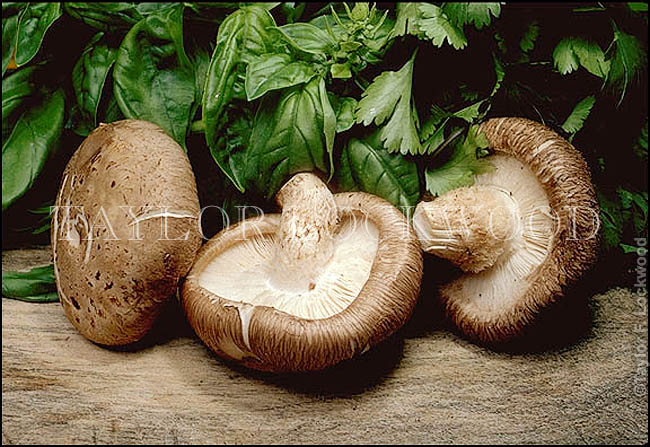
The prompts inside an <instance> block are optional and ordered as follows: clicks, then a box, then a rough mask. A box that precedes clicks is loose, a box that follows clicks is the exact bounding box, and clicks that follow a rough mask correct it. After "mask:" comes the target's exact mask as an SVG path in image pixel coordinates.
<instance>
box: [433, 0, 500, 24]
mask: <svg viewBox="0 0 650 447" xmlns="http://www.w3.org/2000/svg"><path fill="white" fill-rule="evenodd" d="M443 8H444V10H445V14H446V15H447V17H449V18H450V19H451V21H452V22H454V23H455V24H456V25H457V26H460V27H461V28H462V26H463V25H466V24H469V23H472V24H473V25H474V27H475V28H476V29H481V28H483V27H484V26H487V25H489V24H490V22H491V21H492V18H491V17H490V14H492V16H494V17H495V18H496V17H499V15H500V14H501V4H500V3H479V2H477V3H469V2H463V3H445V4H444V6H443Z"/></svg>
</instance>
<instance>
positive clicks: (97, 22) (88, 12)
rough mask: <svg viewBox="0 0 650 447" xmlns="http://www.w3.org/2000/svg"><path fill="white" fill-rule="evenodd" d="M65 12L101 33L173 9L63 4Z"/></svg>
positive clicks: (145, 5)
mask: <svg viewBox="0 0 650 447" xmlns="http://www.w3.org/2000/svg"><path fill="white" fill-rule="evenodd" d="M63 7H64V8H65V11H66V12H67V13H68V14H70V16H72V17H74V18H75V19H78V20H81V21H82V22H84V23H86V24H88V25H90V26H92V27H93V28H97V29H99V30H102V31H112V30H114V29H115V28H126V29H128V28H130V27H131V26H133V25H135V24H136V23H138V22H139V21H141V20H142V19H145V18H146V17H147V16H149V15H151V14H154V13H157V12H160V11H161V10H162V9H165V8H170V7H174V4H173V3H133V2H114V3H97V2H87V3H81V2H70V3H68V2H65V3H64V4H63Z"/></svg>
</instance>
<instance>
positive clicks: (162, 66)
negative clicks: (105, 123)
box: [114, 5, 194, 146]
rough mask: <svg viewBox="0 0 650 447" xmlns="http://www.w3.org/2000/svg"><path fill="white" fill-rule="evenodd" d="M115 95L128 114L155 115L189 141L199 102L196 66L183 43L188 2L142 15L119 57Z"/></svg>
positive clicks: (174, 134) (149, 118)
mask: <svg viewBox="0 0 650 447" xmlns="http://www.w3.org/2000/svg"><path fill="white" fill-rule="evenodd" d="M114 77H115V87H114V88H115V98H116V99H117V103H118V104H119V106H120V110H121V111H122V113H123V114H124V116H126V117H127V118H138V119H144V120H147V121H151V122H153V123H156V124H158V125H159V126H160V127H162V128H163V129H165V130H166V131H167V132H168V133H169V134H170V135H171V136H172V137H173V138H174V139H175V140H176V141H178V143H179V144H181V145H182V146H185V134H186V132H187V128H188V127H189V120H190V118H191V117H190V110H191V108H192V104H193V102H194V70H193V68H192V65H191V63H190V61H189V59H188V57H187V55H186V54H185V49H184V47H183V7H182V5H181V6H176V7H173V8H167V9H164V10H163V11H161V12H158V13H155V14H151V15H150V16H148V17H147V18H145V19H142V20H141V21H140V22H138V23H137V24H136V25H134V26H133V27H132V28H131V30H130V31H129V32H128V33H127V35H126V37H124V40H123V41H122V45H120V49H119V51H118V54H117V60H116V61H115V70H114Z"/></svg>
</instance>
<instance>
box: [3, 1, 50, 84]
mask: <svg viewBox="0 0 650 447" xmlns="http://www.w3.org/2000/svg"><path fill="white" fill-rule="evenodd" d="M59 17H61V4H60V3H26V4H25V6H24V9H23V10H22V12H21V13H20V16H19V18H18V24H17V33H16V43H15V48H14V49H13V52H14V55H13V57H14V60H15V63H16V66H18V67H21V66H23V65H25V64H27V63H28V62H29V61H31V60H32V59H33V58H34V56H36V53H37V52H38V50H39V48H40V47H41V44H42V43H43V38H44V37H45V33H46V32H47V30H48V29H49V28H50V27H51V26H52V24H53V23H54V22H55V21H56V20H57V19H58V18H59ZM3 27H4V25H3ZM3 37H4V36H3ZM3 46H4V44H3ZM3 62H4V56H3ZM4 68H5V67H4V63H3V73H4Z"/></svg>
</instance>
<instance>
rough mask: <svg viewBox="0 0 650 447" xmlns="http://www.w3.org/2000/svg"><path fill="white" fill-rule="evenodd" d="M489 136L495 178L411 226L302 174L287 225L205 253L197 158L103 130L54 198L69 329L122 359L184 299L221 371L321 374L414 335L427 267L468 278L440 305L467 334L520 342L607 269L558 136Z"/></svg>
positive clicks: (579, 170)
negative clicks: (539, 319)
mask: <svg viewBox="0 0 650 447" xmlns="http://www.w3.org/2000/svg"><path fill="white" fill-rule="evenodd" d="M481 130H482V131H483V132H484V133H485V134H486V136H487V138H488V141H489V143H490V146H491V148H492V149H493V151H494V155H490V159H491V162H492V164H493V166H494V169H493V170H491V171H490V172H488V173H486V174H482V175H479V176H477V177H476V179H475V183H474V185H473V186H470V187H465V188H460V189H456V190H453V191H451V192H449V193H447V194H444V195H442V196H441V197H438V198H436V199H434V200H432V201H428V202H421V203H419V204H418V206H417V208H416V211H415V214H414V216H413V219H412V222H409V220H408V219H407V218H406V217H405V216H404V214H403V213H402V212H400V211H399V210H398V209H397V208H395V207H394V206H392V205H391V204H390V203H388V202H386V201H385V200H383V199H381V198H379V197H377V196H374V195H371V194H367V193H362V192H344V193H338V194H333V193H332V192H331V191H330V190H329V188H328V187H327V185H326V184H325V183H324V182H323V181H321V180H320V178H319V177H317V176H316V175H314V174H312V173H299V174H296V175H294V176H293V177H292V178H291V179H290V180H289V181H288V182H287V183H286V184H285V185H284V186H283V187H282V188H281V189H280V191H279V192H278V194H277V196H276V202H277V204H278V206H279V207H280V208H281V213H279V214H266V215H264V216H261V217H256V218H249V219H245V220H243V221H241V222H239V223H238V224H235V225H232V226H229V227H227V228H225V229H224V230H222V231H221V232H220V233H219V234H217V235H216V236H215V237H213V238H212V239H211V240H209V241H208V242H207V243H205V244H204V245H203V246H201V242H202V233H201V231H200V222H199V216H200V208H199V200H198V195H197V190H196V182H195V179H194V175H193V173H192V169H191V166H190V163H189V161H188V159H187V156H186V154H185V152H184V150H183V149H182V148H181V147H180V146H179V145H178V144H177V143H176V142H175V141H174V140H173V139H172V138H171V137H169V136H168V135H167V134H165V132H164V131H163V130H162V129H161V128H159V127H158V126H156V125H154V124H151V123H148V122H144V121H136V120H124V121H119V122H115V123H112V124H103V125H101V126H100V127H99V128H97V129H96V130H95V131H94V132H92V133H91V135H90V136H88V138H86V140H84V142H83V143H82V144H81V146H80V147H79V149H78V150H77V151H76V152H75V154H74V155H73V157H72V158H71V160H70V162H69V163H68V166H67V167H66V169H65V171H64V173H63V177H62V180H61V186H60V188H59V191H58V194H57V200H56V208H55V212H54V214H53V225H52V249H53V256H54V272H55V276H56V282H57V289H58V293H59V296H60V299H61V303H62V305H63V308H64V310H65V313H66V315H67V317H68V319H69V320H70V321H71V322H72V324H73V325H74V326H75V327H76V328H77V329H78V330H79V331H80V332H81V333H82V334H83V335H84V336H85V337H87V338H88V339H90V340H92V341H94V342H96V343H98V344H100V345H111V346H114V345H125V344H129V343H132V342H135V341H137V340H139V339H141V338H142V337H143V336H144V335H145V334H146V333H147V332H148V331H149V329H150V328H151V327H152V325H153V324H154V322H155V320H156V318H157V317H158V315H159V313H160V311H161V309H162V308H163V305H164V304H165V303H166V302H167V301H168V300H169V299H171V298H172V297H174V296H178V298H179V300H180V302H181V305H182V308H183V309H184V311H185V314H186V317H187V319H188V321H189V323H190V324H191V326H192V327H193V329H194V330H195V332H196V333H197V335H198V336H199V337H200V338H201V339H202V340H203V341H204V342H205V344H206V345H207V346H208V347H209V348H210V349H212V350H213V351H214V352H216V353H217V354H218V355H220V356H221V357H223V358H226V359H229V360H231V361H235V362H239V363H241V364H243V365H245V366H247V367H250V368H254V369H259V370H266V371H274V372H281V371H313V370H321V369H324V368H327V367H330V366H332V365H335V364H337V363H339V362H341V361H343V360H347V359H350V358H353V357H355V356H356V355H359V354H362V353H364V352H366V351H367V350H369V349H370V348H372V347H373V346H375V345H377V344H378V343H380V342H381V341H383V340H384V339H386V338H387V337H389V336H391V335H392V334H394V333H395V332H396V331H397V330H398V329H399V328H400V327H401V326H402V325H404V323H406V321H407V320H408V319H409V317H410V315H411V314H412V312H413V309H414V308H415V305H416V303H417V300H418V298H419V295H420V284H421V281H422V271H423V259H422V250H424V251H425V252H428V253H432V254H434V255H436V256H439V257H442V258H445V259H447V260H449V261H450V262H451V263H453V264H454V265H456V266H457V267H458V268H459V269H458V272H459V273H458V275H457V276H456V277H454V278H453V279H451V280H450V281H448V282H447V283H446V284H445V285H443V286H442V287H441V288H440V290H439V297H436V298H439V299H441V300H442V303H443V305H444V308H445V310H446V313H447V315H448V317H449V318H450V319H451V320H452V321H453V322H454V323H455V325H456V326H457V327H458V328H459V330H460V331H461V332H462V333H464V334H465V335H466V336H467V337H469V338H471V339H473V340H475V341H478V342H483V343H495V342H503V341H508V340H511V339H513V338H514V337H516V336H518V335H519V334H521V333H522V331H523V330H524V329H525V328H526V327H527V326H528V325H529V324H530V323H531V322H532V321H533V320H534V319H535V317H536V315H538V314H539V312H540V311H541V310H542V309H544V308H545V307H547V306H548V305H549V304H551V303H553V302H554V301H555V300H557V299H558V298H559V297H561V296H562V295H563V294H564V291H565V289H566V286H568V285H569V284H570V283H572V282H574V281H575V280H576V279H577V278H578V277H579V276H580V275H581V274H582V272H583V271H584V270H585V269H587V268H588V267H589V266H590V264H591V263H592V262H593V261H594V258H595V254H596V249H597V245H598V238H597V234H596V233H597V228H596V229H594V225H595V223H594V222H595V221H594V212H597V202H596V199H595V194H594V189H593V186H592V184H591V181H590V176H589V171H588V168H587V165H586V163H585V162H584V160H583V159H582V157H581V156H580V154H579V153H578V151H577V150H576V149H575V148H574V147H573V146H572V145H571V144H570V143H569V142H567V141H566V140H564V139H563V138H561V137H560V136H558V135H557V134H556V133H554V132H552V131H551V130H549V129H547V128H546V127H544V126H542V125H541V124H538V123H535V122H532V121H528V120H525V119H519V118H500V119H492V120H489V121H487V122H485V123H483V125H482V126H481ZM424 299H431V297H424Z"/></svg>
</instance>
